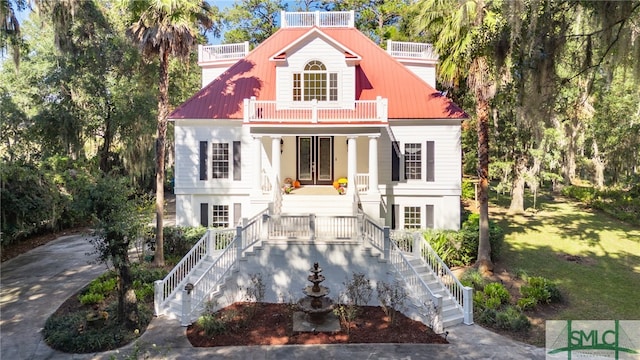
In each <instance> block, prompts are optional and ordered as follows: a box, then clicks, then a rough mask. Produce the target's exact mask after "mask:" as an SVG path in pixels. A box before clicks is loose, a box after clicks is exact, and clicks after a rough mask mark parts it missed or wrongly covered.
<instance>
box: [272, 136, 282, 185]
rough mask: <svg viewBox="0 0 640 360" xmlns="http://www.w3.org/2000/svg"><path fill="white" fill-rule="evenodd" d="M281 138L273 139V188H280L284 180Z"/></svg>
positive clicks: (274, 137)
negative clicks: (281, 169) (281, 166)
mask: <svg viewBox="0 0 640 360" xmlns="http://www.w3.org/2000/svg"><path fill="white" fill-rule="evenodd" d="M280 140H282V138H281V137H280V136H272V137H271V166H272V167H273V176H274V178H273V186H274V187H275V188H279V187H280V183H281V182H282V179H281V178H280V156H281V154H280Z"/></svg>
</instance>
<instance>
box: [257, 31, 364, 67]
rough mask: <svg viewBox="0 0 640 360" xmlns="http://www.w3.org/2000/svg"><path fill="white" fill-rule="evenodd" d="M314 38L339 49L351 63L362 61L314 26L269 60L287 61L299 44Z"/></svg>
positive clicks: (353, 52)
mask: <svg viewBox="0 0 640 360" xmlns="http://www.w3.org/2000/svg"><path fill="white" fill-rule="evenodd" d="M313 37H320V38H322V39H324V40H325V41H326V42H328V43H330V44H331V45H333V46H334V47H336V48H337V49H339V50H340V51H341V52H343V53H344V54H345V58H347V59H349V60H351V61H354V60H355V61H359V60H361V59H362V57H361V56H360V55H358V54H357V53H356V52H355V51H353V50H351V49H349V48H348V47H346V46H345V45H344V44H342V43H340V42H339V41H337V40H336V39H334V38H333V37H331V36H329V35H327V34H326V33H325V32H324V31H322V30H320V28H318V27H316V26H314V27H312V28H311V30H309V31H307V32H306V33H305V34H304V35H302V36H300V37H298V38H297V39H296V40H295V41H293V42H291V43H289V44H287V45H286V46H285V47H283V48H282V49H280V50H278V51H277V52H276V53H275V54H273V55H272V56H270V57H269V60H270V61H282V60H285V59H286V57H287V53H288V52H289V50H291V49H295V48H296V47H297V46H298V45H299V44H303V43H305V42H307V41H309V39H311V38H313Z"/></svg>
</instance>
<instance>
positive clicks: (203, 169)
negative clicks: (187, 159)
mask: <svg viewBox="0 0 640 360" xmlns="http://www.w3.org/2000/svg"><path fill="white" fill-rule="evenodd" d="M208 144H209V143H208V142H207V141H200V180H207V149H208Z"/></svg>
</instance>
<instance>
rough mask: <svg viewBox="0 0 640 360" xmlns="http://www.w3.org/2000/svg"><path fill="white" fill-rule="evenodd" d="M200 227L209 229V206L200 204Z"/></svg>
mask: <svg viewBox="0 0 640 360" xmlns="http://www.w3.org/2000/svg"><path fill="white" fill-rule="evenodd" d="M200 225H202V226H204V227H209V204H207V203H200Z"/></svg>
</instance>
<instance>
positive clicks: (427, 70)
mask: <svg viewBox="0 0 640 360" xmlns="http://www.w3.org/2000/svg"><path fill="white" fill-rule="evenodd" d="M405 66H406V67H407V69H409V70H411V71H412V72H413V73H414V74H416V75H418V77H419V78H420V79H422V80H423V81H424V82H426V83H427V84H429V85H431V87H432V88H434V89H435V88H436V66H435V65H425V64H418V65H410V64H405Z"/></svg>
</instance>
